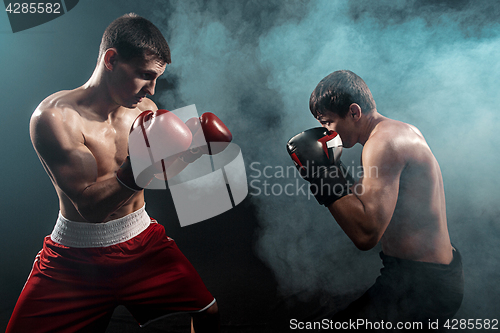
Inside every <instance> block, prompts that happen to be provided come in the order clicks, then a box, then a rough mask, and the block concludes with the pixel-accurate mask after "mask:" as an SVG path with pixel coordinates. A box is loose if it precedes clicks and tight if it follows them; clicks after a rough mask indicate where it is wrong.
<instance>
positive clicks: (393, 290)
mask: <svg viewBox="0 0 500 333" xmlns="http://www.w3.org/2000/svg"><path fill="white" fill-rule="evenodd" d="M380 257H381V259H382V262H383V264H384V267H383V268H382V269H381V270H380V272H381V275H380V276H379V277H378V278H377V280H376V282H375V284H374V285H373V286H372V287H371V288H370V289H368V291H366V292H365V293H364V294H363V295H362V296H361V297H360V298H359V299H357V300H356V301H354V302H353V303H351V304H350V305H349V306H348V307H347V308H346V309H345V310H342V311H340V312H339V313H337V314H335V315H334V316H333V318H332V320H333V321H336V322H348V321H349V320H351V321H352V320H356V319H365V320H367V321H372V322H377V323H380V322H381V321H382V320H383V321H384V322H386V323H387V322H390V323H391V324H392V326H393V328H395V326H396V324H397V323H398V322H422V323H423V328H424V329H425V328H427V326H428V325H429V320H431V321H435V320H439V323H440V325H442V324H444V321H445V320H446V319H447V318H451V317H453V315H454V314H455V313H456V312H457V311H458V309H459V308H460V305H461V304H462V298H463V289H464V278H463V269H462V258H461V256H460V253H459V252H458V251H457V250H454V251H453V260H452V262H451V263H450V264H449V265H442V264H433V263H426V262H419V261H411V260H404V259H399V258H395V257H391V256H387V255H385V254H383V253H382V252H381V253H380ZM386 327H387V326H386Z"/></svg>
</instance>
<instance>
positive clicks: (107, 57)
mask: <svg viewBox="0 0 500 333" xmlns="http://www.w3.org/2000/svg"><path fill="white" fill-rule="evenodd" d="M117 60H118V51H117V50H116V49H115V48H110V49H107V50H106V52H105V53H104V66H105V67H106V69H107V70H108V71H112V70H113V68H114V67H115V65H116V62H117Z"/></svg>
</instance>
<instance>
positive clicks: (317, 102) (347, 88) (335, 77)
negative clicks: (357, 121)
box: [309, 70, 377, 118]
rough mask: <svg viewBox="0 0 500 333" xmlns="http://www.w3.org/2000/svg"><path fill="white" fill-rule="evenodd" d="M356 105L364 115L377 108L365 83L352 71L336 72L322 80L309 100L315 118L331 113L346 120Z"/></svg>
mask: <svg viewBox="0 0 500 333" xmlns="http://www.w3.org/2000/svg"><path fill="white" fill-rule="evenodd" d="M352 103H356V104H358V105H359V106H360V107H361V111H362V112H363V113H370V112H371V111H372V110H374V109H376V108H377V106H376V104H375V101H374V100H373V96H372V93H371V91H370V89H368V86H367V85H366V83H365V81H363V79H362V78H360V77H359V76H357V75H356V74H354V73H353V72H351V71H348V70H341V71H335V72H333V73H331V74H330V75H328V76H326V77H325V78H324V79H323V80H321V81H320V82H319V83H318V85H317V86H316V88H315V89H314V91H313V92H312V94H311V98H310V99H309V109H310V110H311V113H312V114H313V116H314V117H315V118H318V117H319V116H321V115H322V114H323V113H324V112H325V111H330V112H334V113H336V114H338V115H339V116H340V117H341V118H344V117H345V116H346V115H347V113H348V112H349V106H350V105H351V104H352Z"/></svg>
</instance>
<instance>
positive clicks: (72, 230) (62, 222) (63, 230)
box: [50, 206, 151, 248]
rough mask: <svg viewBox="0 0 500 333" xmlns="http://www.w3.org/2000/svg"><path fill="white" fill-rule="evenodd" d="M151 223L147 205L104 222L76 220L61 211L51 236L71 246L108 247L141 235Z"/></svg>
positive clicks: (58, 241) (57, 241)
mask: <svg viewBox="0 0 500 333" xmlns="http://www.w3.org/2000/svg"><path fill="white" fill-rule="evenodd" d="M150 224H151V219H150V218H149V215H148V213H146V209H145V206H143V207H142V208H141V209H138V210H136V211H135V212H133V213H131V214H128V215H127V216H124V217H121V218H119V219H116V220H111V221H108V222H104V223H86V222H74V221H70V220H68V219H67V218H65V217H64V216H62V214H61V212H59V216H58V218H57V222H56V225H55V227H54V230H53V231H52V233H51V234H50V238H51V239H52V240H53V241H54V242H56V243H59V244H62V245H65V246H69V247H78V248H85V247H106V246H111V245H115V244H118V243H121V242H125V241H127V240H129V239H131V238H133V237H135V236H137V235H139V234H140V233H141V232H143V231H144V230H146V228H147V227H148V226H149V225H150Z"/></svg>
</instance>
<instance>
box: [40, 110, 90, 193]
mask: <svg viewBox="0 0 500 333" xmlns="http://www.w3.org/2000/svg"><path fill="white" fill-rule="evenodd" d="M63 119H64V118H63V117H60V115H59V114H57V112H53V113H50V114H41V115H38V116H37V117H33V118H32V120H31V123H30V134H31V139H32V142H33V146H34V148H35V150H36V152H37V154H38V156H39V158H40V160H41V161H42V163H43V165H44V167H45V168H46V170H47V172H48V174H49V176H50V178H51V179H52V181H53V182H54V184H55V185H56V186H57V187H59V188H60V189H61V190H62V191H63V192H64V193H65V194H66V195H67V196H68V197H69V198H70V199H71V200H72V201H75V200H77V199H78V197H79V195H80V194H81V193H82V192H83V191H84V190H85V188H86V187H88V186H89V185H91V184H92V183H94V182H95V181H96V180H97V163H96V160H95V158H94V155H93V154H92V152H91V151H90V150H89V149H88V148H87V147H86V146H85V144H84V139H83V136H82V134H81V131H79V130H78V129H77V128H75V126H72V124H70V122H69V121H66V120H63Z"/></svg>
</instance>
